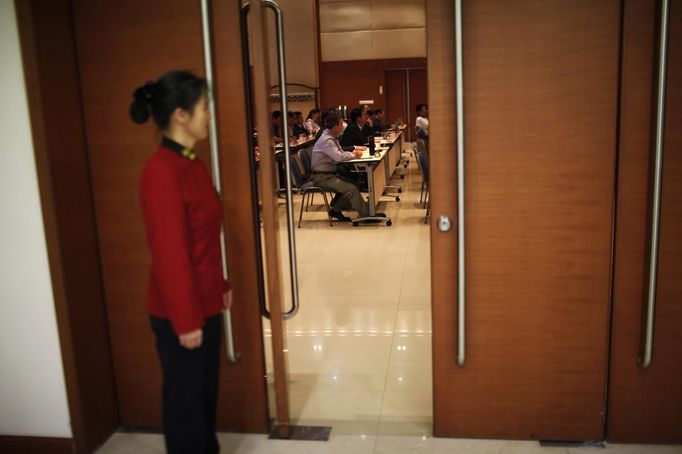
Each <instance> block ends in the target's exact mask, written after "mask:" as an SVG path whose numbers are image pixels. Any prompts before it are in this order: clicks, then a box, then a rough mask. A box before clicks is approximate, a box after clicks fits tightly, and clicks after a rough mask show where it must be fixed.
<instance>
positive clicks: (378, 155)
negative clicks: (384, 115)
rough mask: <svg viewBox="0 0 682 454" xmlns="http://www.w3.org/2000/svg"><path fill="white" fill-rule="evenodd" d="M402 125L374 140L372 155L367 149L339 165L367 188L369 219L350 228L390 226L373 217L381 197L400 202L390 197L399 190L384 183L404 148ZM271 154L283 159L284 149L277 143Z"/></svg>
mask: <svg viewBox="0 0 682 454" xmlns="http://www.w3.org/2000/svg"><path fill="white" fill-rule="evenodd" d="M405 127H406V126H405V125H403V126H401V127H400V128H399V129H398V130H395V131H387V132H385V133H383V134H382V136H377V137H375V141H374V143H375V152H374V155H370V153H369V150H366V151H365V152H364V154H363V155H362V157H361V158H357V159H353V160H350V161H345V162H344V163H343V164H350V165H352V166H353V169H354V170H355V171H356V172H359V173H365V174H366V175H367V189H368V197H367V203H368V205H369V216H365V217H362V218H356V219H354V220H353V226H358V225H360V224H362V223H367V222H371V223H377V222H379V223H381V222H385V223H386V225H387V226H390V225H392V224H393V221H391V218H389V217H384V216H378V215H377V208H376V206H377V202H378V201H379V199H380V198H381V197H382V196H391V197H394V199H395V201H396V202H399V201H400V196H399V195H393V194H395V193H396V192H397V193H398V194H400V193H401V192H402V188H401V187H399V186H393V185H390V184H388V183H389V182H390V181H391V178H392V177H393V173H394V172H395V170H396V168H397V167H398V163H399V162H400V159H401V158H402V153H403V148H404V146H405V134H404V131H405ZM314 142H315V138H314V137H312V138H310V137H306V138H304V139H299V140H296V141H292V142H290V143H289V149H290V151H292V152H294V151H299V150H303V149H305V148H309V147H312V145H313V143H314ZM275 155H276V156H277V158H278V159H284V147H283V146H282V145H281V144H277V146H276V147H275Z"/></svg>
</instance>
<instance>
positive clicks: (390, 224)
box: [386, 219, 393, 227]
mask: <svg viewBox="0 0 682 454" xmlns="http://www.w3.org/2000/svg"><path fill="white" fill-rule="evenodd" d="M392 225H393V221H391V220H390V219H389V220H388V221H386V227H390V226H392Z"/></svg>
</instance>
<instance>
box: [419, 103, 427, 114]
mask: <svg viewBox="0 0 682 454" xmlns="http://www.w3.org/2000/svg"><path fill="white" fill-rule="evenodd" d="M422 107H429V106H427V105H426V104H417V112H419V111H420V110H422Z"/></svg>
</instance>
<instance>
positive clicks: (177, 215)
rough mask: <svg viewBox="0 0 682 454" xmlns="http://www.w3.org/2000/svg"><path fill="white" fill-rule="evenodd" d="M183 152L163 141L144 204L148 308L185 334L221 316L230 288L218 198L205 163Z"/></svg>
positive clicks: (149, 171)
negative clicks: (223, 260)
mask: <svg viewBox="0 0 682 454" xmlns="http://www.w3.org/2000/svg"><path fill="white" fill-rule="evenodd" d="M174 149H175V151H173V150H174ZM178 151H182V146H181V145H179V144H177V143H175V142H173V141H171V140H169V139H166V138H164V141H163V144H162V145H161V147H160V148H159V149H158V150H157V151H156V153H154V154H153V155H152V156H151V157H150V158H149V160H147V162H146V164H145V166H144V169H143V171H142V179H141V184H140V204H141V205H142V214H143V216H144V221H145V224H146V227H147V243H148V245H149V251H150V253H151V258H152V265H151V270H150V274H149V285H148V288H147V310H148V311H149V313H150V314H151V315H153V316H154V317H158V318H162V319H167V320H170V321H171V323H172V325H173V330H174V331H175V333H176V334H184V333H188V332H190V331H194V330H196V329H199V328H201V327H202V326H203V324H204V319H205V318H207V317H210V316H213V315H216V314H219V313H220V312H221V310H222V308H223V294H224V293H225V292H226V291H228V290H229V288H230V287H229V284H228V283H227V282H225V280H224V279H223V272H222V264H221V253H220V225H221V217H222V208H221V205H220V201H219V200H218V195H217V193H216V191H215V189H214V188H213V185H212V184H211V178H210V177H209V175H208V172H207V171H206V168H205V167H204V165H203V164H202V163H201V161H199V160H190V159H188V158H186V157H183V156H182V155H181V154H180V153H179V152H178Z"/></svg>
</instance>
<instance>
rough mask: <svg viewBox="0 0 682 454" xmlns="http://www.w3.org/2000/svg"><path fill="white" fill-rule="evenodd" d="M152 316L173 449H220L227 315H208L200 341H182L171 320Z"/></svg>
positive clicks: (205, 452)
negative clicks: (223, 337) (220, 395)
mask: <svg viewBox="0 0 682 454" xmlns="http://www.w3.org/2000/svg"><path fill="white" fill-rule="evenodd" d="M150 318H151V324H152V329H153V330H154V334H155V335H156V348H157V350H158V352H159V358H160V359H161V369H162V371H163V435H164V438H165V441H166V450H167V452H168V454H190V453H191V454H195V453H196V454H209V453H210V454H215V453H218V452H219V451H220V447H219V446H218V439H217V438H216V434H215V426H216V422H215V421H216V406H217V401H218V366H219V364H220V335H221V327H222V315H221V314H219V315H215V316H213V317H210V318H207V319H206V322H205V324H204V333H203V340H202V343H201V347H199V348H196V349H194V350H189V349H186V348H184V347H183V346H181V345H180V341H179V339H178V336H177V335H176V334H175V333H174V332H173V328H172V326H171V323H170V322H169V321H168V320H163V319H159V318H155V317H150Z"/></svg>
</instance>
